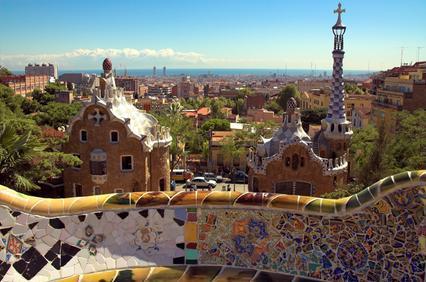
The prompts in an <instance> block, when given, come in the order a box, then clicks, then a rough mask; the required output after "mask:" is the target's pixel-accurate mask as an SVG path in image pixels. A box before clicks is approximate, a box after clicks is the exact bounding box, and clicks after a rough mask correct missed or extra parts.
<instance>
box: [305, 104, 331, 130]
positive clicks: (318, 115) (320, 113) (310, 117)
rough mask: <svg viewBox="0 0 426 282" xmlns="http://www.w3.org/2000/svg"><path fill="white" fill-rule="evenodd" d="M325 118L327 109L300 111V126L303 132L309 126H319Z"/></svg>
mask: <svg viewBox="0 0 426 282" xmlns="http://www.w3.org/2000/svg"><path fill="white" fill-rule="evenodd" d="M326 117H327V108H318V109H307V110H303V111H302V117H301V120H302V125H303V129H304V130H305V131H308V130H309V125H310V124H321V120H322V119H324V118H326Z"/></svg>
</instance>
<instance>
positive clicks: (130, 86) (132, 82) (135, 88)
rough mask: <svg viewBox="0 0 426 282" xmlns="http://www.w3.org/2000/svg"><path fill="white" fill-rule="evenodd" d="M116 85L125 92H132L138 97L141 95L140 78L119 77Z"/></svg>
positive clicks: (116, 79)
mask: <svg viewBox="0 0 426 282" xmlns="http://www.w3.org/2000/svg"><path fill="white" fill-rule="evenodd" d="M115 84H116V86H117V87H121V88H123V89H124V90H125V91H130V92H133V93H135V94H136V95H137V96H139V95H141V93H140V92H139V91H140V88H139V85H140V84H141V83H140V80H139V79H138V78H135V77H129V76H127V77H124V76H121V77H120V76H119V77H116V78H115Z"/></svg>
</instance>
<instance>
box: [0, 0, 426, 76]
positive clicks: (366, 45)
mask: <svg viewBox="0 0 426 282" xmlns="http://www.w3.org/2000/svg"><path fill="white" fill-rule="evenodd" d="M337 3H338V1H336V0H321V1H314V0H298V1H294V0H291V1H290V0H268V1H261V0H256V1H255V0H209V1H207V0H204V1H201V0H180V1H175V0H161V1H148V0H147V1H137V0H120V1H118V0H115V1H112V0H90V1H87V0H72V1H65V0H37V1H32V0H0V65H4V66H6V67H8V68H9V69H12V70H23V68H24V66H25V65H26V64H28V63H43V62H47V63H54V64H57V65H58V66H59V69H62V70H71V69H74V70H75V69H79V70H83V69H98V68H100V65H101V62H102V59H103V58H104V57H110V58H111V59H112V61H113V64H114V67H116V68H118V69H119V68H124V67H126V68H128V69H135V68H152V66H154V65H156V66H157V68H161V67H162V66H167V67H168V68H273V69H284V68H286V67H287V68H288V69H310V68H311V66H312V68H314V67H316V68H317V69H331V67H332V55H331V51H332V47H333V36H332V32H331V26H333V25H334V23H335V22H336V18H337V16H336V14H334V13H333V10H334V9H336V7H337ZM342 6H343V8H345V9H346V13H344V14H343V15H342V19H343V22H344V24H345V25H346V26H347V31H346V34H345V51H346V54H345V60H344V67H345V68H346V69H351V70H368V69H370V70H382V69H387V68H390V67H393V66H397V65H399V64H400V59H401V47H404V51H403V61H404V62H406V63H410V62H414V61H416V60H417V54H418V48H417V47H419V46H421V47H424V48H423V49H420V53H419V54H420V56H419V57H420V60H426V32H425V31H424V27H425V26H426V17H425V16H424V15H425V14H426V1H425V0H409V1H402V0H346V1H342Z"/></svg>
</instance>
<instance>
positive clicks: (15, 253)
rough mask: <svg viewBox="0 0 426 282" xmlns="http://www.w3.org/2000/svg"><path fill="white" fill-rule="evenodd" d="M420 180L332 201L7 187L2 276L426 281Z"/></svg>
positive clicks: (409, 178)
mask: <svg viewBox="0 0 426 282" xmlns="http://www.w3.org/2000/svg"><path fill="white" fill-rule="evenodd" d="M425 186H426V171H411V172H404V173H401V174H397V175H394V176H390V177H387V178H385V179H382V180H381V181H379V182H377V183H375V184H373V185H372V186H370V187H367V188H366V189H364V190H363V191H361V192H359V193H357V194H355V195H352V196H350V197H346V198H341V199H337V200H331V199H321V198H314V197H305V196H296V195H283V194H281V195H280V194H268V193H239V192H218V191H212V192H202V191H196V192H183V191H182V192H137V193H123V194H106V195H97V196H88V197H78V198H66V199H47V198H37V197H31V196H27V195H24V194H21V193H18V192H15V191H14V190H11V189H9V188H6V187H4V186H0V205H1V206H0V279H3V280H4V281H27V280H34V281H50V280H58V279H64V280H63V281H96V279H98V278H99V279H100V278H101V277H109V278H108V279H106V278H102V279H104V280H105V281H113V280H114V281H131V279H132V277H133V278H135V280H139V279H136V277H139V276H138V275H145V274H143V273H145V272H146V271H148V272H149V273H148V274H147V275H151V274H152V273H157V272H159V273H160V272H161V273H162V274H161V275H166V276H167V275H172V274H171V273H175V274H176V275H175V276H173V275H172V276H173V277H178V276H179V275H178V274H177V273H180V276H179V278H176V280H177V279H181V280H182V279H183V280H182V281H185V280H188V277H192V276H191V275H193V274H194V273H195V274H196V275H197V277H198V278H200V280H199V281H211V280H212V279H214V281H227V280H226V279H225V278H223V277H224V276H223V275H222V274H223V273H230V274H229V275H231V274H232V273H233V274H232V275H234V276H235V272H236V271H237V270H238V269H243V270H244V269H245V270H246V271H245V272H244V271H242V272H241V271H240V272H238V271H237V272H238V273H240V274H241V273H246V274H247V273H250V274H249V276H250V275H252V276H250V277H249V278H247V281H250V280H252V281H262V279H263V278H262V279H261V280H259V279H260V278H259V277H269V278H268V279H270V280H271V281H274V280H276V281H291V280H295V281H297V280H298V279H302V280H303V279H307V278H309V279H312V280H317V279H319V280H341V281H365V280H373V281H379V280H398V281H424V280H425V261H426V219H425V216H424V215H425V201H426V196H425V195H426V194H425ZM147 269H148V270H147ZM200 269H205V270H204V271H200ZM236 269H237V270H236ZM203 273H204V274H205V275H204V276H203ZM123 275H127V276H126V277H127V278H128V279H129V280H123V279H122V278H123V277H124V276H123ZM156 275H157V274H156ZM158 275H160V274H158ZM161 275H160V276H161ZM188 275H189V276H188ZM221 275H222V276H221ZM232 275H231V276H232ZM241 275H243V274H241ZM160 276H159V277H160ZM85 277H88V278H87V279H86V278H85ZM90 277H92V278H93V279H95V278H96V277H97V278H96V279H95V280H93V279H92V278H90ZM149 277H151V276H146V277H145V278H148V280H150V279H151V280H152V277H151V278H149ZM153 277H157V276H153ZM161 277H162V276H161ZM167 277H169V276H167ZM182 277H184V278H182ZM185 277H186V278H185ZM203 277H204V278H205V279H204V278H203ZM212 277H213V278H212ZM226 277H227V276H226ZM244 277H245V276H244ZM283 277H287V278H288V279H287V278H285V279H283ZM145 278H143V279H145ZM79 279H80V280H79ZM143 279H141V280H143ZM265 279H266V278H265ZM169 281H173V279H171V280H169Z"/></svg>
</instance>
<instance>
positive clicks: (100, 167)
mask: <svg viewBox="0 0 426 282" xmlns="http://www.w3.org/2000/svg"><path fill="white" fill-rule="evenodd" d="M90 174H91V175H106V174H107V165H106V161H90Z"/></svg>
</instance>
